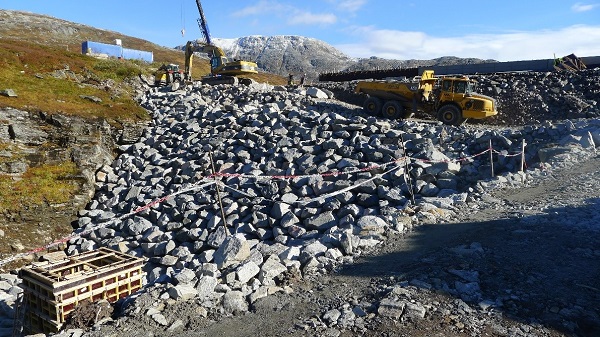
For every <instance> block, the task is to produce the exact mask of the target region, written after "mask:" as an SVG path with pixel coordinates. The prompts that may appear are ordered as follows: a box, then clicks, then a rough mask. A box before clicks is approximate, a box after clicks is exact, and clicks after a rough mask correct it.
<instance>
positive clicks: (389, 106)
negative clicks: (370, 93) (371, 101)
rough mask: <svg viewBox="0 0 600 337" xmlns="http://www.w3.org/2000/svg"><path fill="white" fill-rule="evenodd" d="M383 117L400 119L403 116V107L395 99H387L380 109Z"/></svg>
mask: <svg viewBox="0 0 600 337" xmlns="http://www.w3.org/2000/svg"><path fill="white" fill-rule="evenodd" d="M381 113H382V114H383V117H386V118H389V119H400V118H402V117H404V107H403V106H402V105H400V103H399V102H397V101H387V102H385V104H384V105H383V109H382V110H381Z"/></svg>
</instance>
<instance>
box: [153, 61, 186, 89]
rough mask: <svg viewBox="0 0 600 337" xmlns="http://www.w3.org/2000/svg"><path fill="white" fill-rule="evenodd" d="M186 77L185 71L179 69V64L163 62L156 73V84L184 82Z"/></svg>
mask: <svg viewBox="0 0 600 337" xmlns="http://www.w3.org/2000/svg"><path fill="white" fill-rule="evenodd" d="M184 77H185V76H184V73H183V71H182V70H179V65H177V64H173V63H170V64H163V65H162V66H160V68H158V70H157V71H156V72H155V73H154V86H156V87H158V86H161V85H169V84H173V83H174V82H180V83H183V81H184Z"/></svg>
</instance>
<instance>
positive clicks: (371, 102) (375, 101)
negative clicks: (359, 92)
mask: <svg viewBox="0 0 600 337" xmlns="http://www.w3.org/2000/svg"><path fill="white" fill-rule="evenodd" d="M382 105H383V103H382V102H381V100H380V99H379V98H377V97H369V98H367V100H366V101H365V104H363V109H364V110H365V112H366V113H367V115H369V116H379V115H380V114H381V106H382Z"/></svg>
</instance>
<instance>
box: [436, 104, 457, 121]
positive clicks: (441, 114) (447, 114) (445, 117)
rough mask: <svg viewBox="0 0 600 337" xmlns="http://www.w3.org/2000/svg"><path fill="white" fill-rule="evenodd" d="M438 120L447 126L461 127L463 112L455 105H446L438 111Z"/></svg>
mask: <svg viewBox="0 0 600 337" xmlns="http://www.w3.org/2000/svg"><path fill="white" fill-rule="evenodd" d="M438 119H439V120H440V121H441V122H442V123H444V124H446V125H456V126H458V125H460V124H462V122H463V118H462V112H461V111H460V109H459V108H457V107H456V106H454V105H444V106H443V107H441V108H440V110H439V111H438Z"/></svg>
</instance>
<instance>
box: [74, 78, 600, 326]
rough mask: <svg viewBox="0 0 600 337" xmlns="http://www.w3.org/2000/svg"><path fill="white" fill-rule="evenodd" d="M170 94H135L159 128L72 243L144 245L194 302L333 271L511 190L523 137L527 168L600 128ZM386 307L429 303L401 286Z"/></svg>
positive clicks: (247, 91) (207, 93) (166, 287)
mask: <svg viewBox="0 0 600 337" xmlns="http://www.w3.org/2000/svg"><path fill="white" fill-rule="evenodd" d="M166 90H167V89H160V90H159V89H152V90H151V91H149V92H148V93H147V95H145V96H144V97H142V98H141V104H142V105H143V106H144V107H146V108H147V109H148V110H149V111H151V112H152V114H153V117H154V121H153V124H152V126H151V127H149V128H148V129H147V130H146V132H144V134H143V135H142V137H141V138H140V140H139V142H137V143H134V144H131V145H128V146H122V147H121V150H122V151H123V153H122V154H121V155H120V156H119V157H118V158H117V159H116V160H115V161H114V162H113V163H112V164H111V165H110V166H105V167H103V168H102V172H103V173H104V177H105V178H104V180H103V183H101V184H98V185H97V187H98V188H97V190H96V195H95V197H94V201H93V202H92V203H90V204H88V206H87V207H86V209H85V210H82V211H80V212H79V215H80V218H79V221H78V226H79V229H78V231H77V232H78V233H80V235H79V237H77V238H74V239H72V240H71V241H70V242H69V247H68V249H67V251H68V253H69V254H73V253H77V252H82V251H88V250H92V249H95V248H97V247H99V246H108V247H112V248H114V249H118V250H120V251H123V252H126V253H129V254H133V255H136V256H144V257H147V258H148V264H147V265H146V271H147V273H148V280H147V281H148V282H149V283H151V284H153V287H156V289H160V290H159V291H160V292H163V293H164V294H165V295H164V298H175V299H181V300H186V299H191V298H198V299H200V300H201V301H203V303H205V304H204V305H203V306H204V307H205V308H220V309H215V310H220V312H224V313H229V314H239V313H241V312H243V311H245V310H247V308H248V305H249V304H251V303H252V302H253V301H255V300H256V299H258V298H262V297H264V296H266V295H267V294H273V293H276V292H280V291H287V290H288V288H287V285H286V284H285V282H284V280H285V279H286V278H288V277H289V275H298V274H300V275H312V274H315V273H324V272H327V271H328V270H331V269H332V268H334V267H335V266H337V265H339V264H341V263H348V262H351V261H352V260H353V258H354V257H356V256H359V255H360V254H362V253H363V252H364V251H366V250H369V249H372V248H373V247H376V246H377V245H379V244H381V243H382V242H383V241H384V240H385V239H386V236H387V235H388V234H389V233H393V232H398V231H400V232H402V231H406V230H409V229H410V228H411V227H412V226H414V225H416V224H418V223H419V222H421V221H425V220H426V221H436V219H439V220H440V221H441V220H443V219H446V220H447V219H450V218H452V217H453V214H454V212H455V211H456V209H457V208H459V207H462V206H464V205H465V204H466V203H467V202H468V200H472V199H473V198H477V195H478V193H481V192H483V191H485V190H486V189H490V188H494V187H496V186H507V185H514V186H520V184H523V181H527V179H528V174H526V173H516V171H517V170H518V169H519V168H520V165H521V162H520V155H518V154H519V152H520V151H521V146H522V142H523V141H525V142H526V144H527V148H526V152H525V155H524V157H525V160H526V162H527V163H528V165H529V167H530V168H531V167H536V165H537V164H536V163H538V162H539V159H540V158H542V156H541V155H540V154H541V153H544V156H543V158H544V160H545V161H547V162H553V163H554V162H560V161H561V158H563V157H561V156H563V154H564V153H562V152H548V151H546V150H545V149H547V148H549V147H554V145H548V144H558V143H560V144H562V146H565V147H568V148H581V149H584V150H585V147H587V148H588V149H590V146H591V145H590V144H592V143H591V142H590V141H589V139H597V138H599V137H600V121H598V120H597V119H590V120H580V121H577V122H576V123H577V125H575V124H573V122H570V121H567V122H564V123H557V124H553V123H550V122H546V123H545V124H543V125H542V126H539V127H538V126H526V127H524V128H521V129H518V130H511V129H506V130H494V129H489V128H463V127H458V128H457V127H448V126H444V125H441V124H422V123H416V122H412V121H386V120H382V119H377V118H373V117H368V116H366V115H363V114H362V112H361V110H360V109H357V108H356V107H353V106H347V105H343V104H341V103H339V102H337V101H335V100H330V99H322V98H313V97H311V96H309V95H307V93H308V92H314V91H315V90H314V89H306V90H305V89H301V88H289V89H286V88H284V87H273V86H270V85H265V84H252V85H250V86H226V85H221V86H214V87H210V86H199V85H194V86H187V87H185V88H182V89H180V90H177V91H166ZM324 92H325V91H324ZM317 97H318V95H317ZM490 141H491V143H492V146H493V149H494V152H493V156H492V158H493V160H494V172H495V174H496V175H499V177H497V178H495V179H492V177H491V170H490V165H489V164H490V162H489V160H490V155H489V153H488V152H487V151H488V150H489V144H490ZM591 149H593V148H591ZM564 160H566V159H564ZM213 164H214V167H215V169H216V170H217V171H216V172H215V171H213ZM545 165H547V164H546V163H545ZM413 200H414V203H413ZM221 205H222V206H221ZM180 271H185V274H182V273H183V272H180ZM472 283H473V282H466V281H465V282H462V283H461V284H457V288H460V289H462V290H463V291H464V293H465V296H467V297H468V296H470V295H472V294H476V293H477V291H476V289H474V286H473V284H472ZM173 287H176V288H175V289H171V288H173ZM381 311H382V314H384V315H390V316H397V315H400V312H402V314H401V315H406V316H407V317H417V318H419V317H422V316H423V315H424V312H425V311H424V308H423V307H421V306H419V305H418V304H411V303H409V302H406V303H405V302H404V301H403V300H401V299H397V298H390V301H389V303H387V302H386V305H385V306H383V307H382V309H381ZM340 315H341V316H340V317H338V321H339V319H341V317H346V318H347V319H350V318H349V317H350V316H351V315H355V314H354V313H353V312H352V311H350V312H348V313H347V315H350V316H344V313H343V312H340ZM330 316H331V317H330V319H332V320H333V319H335V318H336V317H337V314H336V313H335V312H332V313H331V315H330ZM343 321H344V320H342V322H343Z"/></svg>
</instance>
